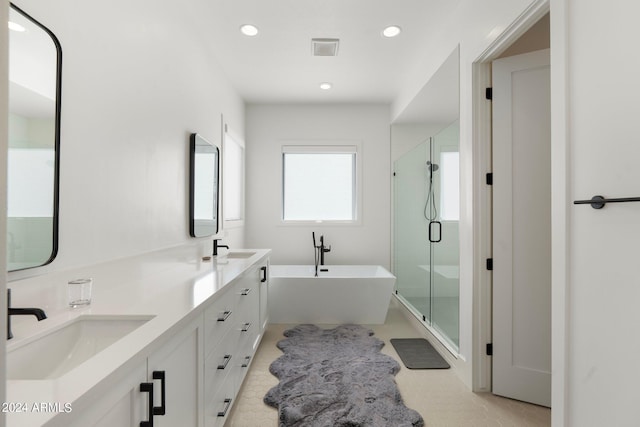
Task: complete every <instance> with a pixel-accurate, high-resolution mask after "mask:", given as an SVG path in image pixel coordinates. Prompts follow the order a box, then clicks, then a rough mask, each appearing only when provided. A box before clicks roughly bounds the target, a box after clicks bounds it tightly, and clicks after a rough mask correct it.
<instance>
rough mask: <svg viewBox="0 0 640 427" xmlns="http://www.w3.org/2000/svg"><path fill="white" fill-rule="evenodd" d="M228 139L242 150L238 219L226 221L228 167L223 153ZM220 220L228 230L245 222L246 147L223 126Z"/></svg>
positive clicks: (242, 141) (233, 133) (241, 140)
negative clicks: (221, 219)
mask: <svg viewBox="0 0 640 427" xmlns="http://www.w3.org/2000/svg"><path fill="white" fill-rule="evenodd" d="M228 139H231V140H232V141H233V143H235V144H236V145H238V146H239V147H240V149H241V150H242V160H241V171H240V176H241V178H242V182H241V184H240V192H241V194H240V218H239V219H237V218H236V219H227V213H226V211H225V210H226V209H227V208H226V205H227V203H225V202H226V200H225V194H226V191H224V190H225V182H226V179H227V178H228V176H227V174H226V171H227V170H228V169H227V168H228V167H229V166H230V165H226V164H225V161H224V159H225V153H226V147H227V144H228V142H227V141H228ZM221 163H222V188H223V191H222V218H223V224H224V225H223V228H224V229H230V228H240V227H244V221H245V215H246V213H245V204H246V203H245V196H246V189H245V185H246V181H247V177H246V172H245V171H246V147H245V143H244V140H243V139H242V138H240V137H238V135H237V134H236V133H235V132H233V131H232V130H230V129H229V127H228V126H227V125H226V124H225V125H224V140H223V142H222V162H221Z"/></svg>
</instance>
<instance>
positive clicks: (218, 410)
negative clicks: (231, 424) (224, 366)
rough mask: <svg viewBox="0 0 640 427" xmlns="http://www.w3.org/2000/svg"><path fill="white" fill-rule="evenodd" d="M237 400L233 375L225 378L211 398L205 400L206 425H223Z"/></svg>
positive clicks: (219, 426) (211, 426)
mask: <svg viewBox="0 0 640 427" xmlns="http://www.w3.org/2000/svg"><path fill="white" fill-rule="evenodd" d="M234 400H235V381H234V378H233V375H231V376H229V377H228V378H227V380H225V381H224V382H223V383H222V385H221V387H220V388H219V389H218V391H217V392H216V393H214V395H213V397H212V398H211V399H207V400H206V401H205V419H204V425H205V427H221V426H223V425H224V423H225V421H227V418H228V417H229V414H230V413H231V406H232V405H233V403H234Z"/></svg>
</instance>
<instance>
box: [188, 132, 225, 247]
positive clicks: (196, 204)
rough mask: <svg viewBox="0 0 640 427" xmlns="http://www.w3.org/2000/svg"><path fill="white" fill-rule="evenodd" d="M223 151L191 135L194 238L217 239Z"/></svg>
mask: <svg viewBox="0 0 640 427" xmlns="http://www.w3.org/2000/svg"><path fill="white" fill-rule="evenodd" d="M219 179H220V150H219V149H218V147H216V146H215V145H213V144H211V143H210V142H208V141H207V140H206V139H204V138H203V137H202V136H200V135H198V134H197V133H194V134H191V191H190V192H191V202H190V209H189V210H190V213H191V215H190V224H189V225H190V226H189V232H190V234H191V236H192V237H205V236H213V235H214V234H216V233H217V232H218V197H219V196H218V192H219V191H218V190H219Z"/></svg>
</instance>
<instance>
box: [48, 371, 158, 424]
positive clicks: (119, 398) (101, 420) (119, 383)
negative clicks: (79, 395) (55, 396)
mask: <svg viewBox="0 0 640 427" xmlns="http://www.w3.org/2000/svg"><path fill="white" fill-rule="evenodd" d="M146 379H147V363H146V361H144V362H142V363H140V364H139V365H137V366H136V367H135V368H134V369H132V370H131V371H128V372H126V373H124V374H122V375H121V376H120V378H118V379H116V380H114V381H113V385H112V386H111V388H109V389H108V390H107V391H106V392H104V393H102V394H100V398H99V399H97V400H95V401H94V402H91V404H90V405H88V407H87V408H85V409H82V410H80V411H79V412H76V411H73V412H71V413H69V414H65V416H64V417H63V418H64V419H63V422H62V423H60V424H55V423H54V424H53V425H64V426H65V427H86V426H94V427H114V426H118V427H139V426H140V422H141V421H147V420H148V418H147V410H146V408H147V396H146V395H145V394H144V393H141V392H140V384H142V383H144V382H146ZM74 409H75V408H74Z"/></svg>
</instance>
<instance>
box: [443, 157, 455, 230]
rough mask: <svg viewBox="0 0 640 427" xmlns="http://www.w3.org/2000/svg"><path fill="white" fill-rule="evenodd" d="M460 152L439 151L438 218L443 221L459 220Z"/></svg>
mask: <svg viewBox="0 0 640 427" xmlns="http://www.w3.org/2000/svg"><path fill="white" fill-rule="evenodd" d="M459 154H460V153H458V152H457V151H442V152H441V153H440V170H441V171H442V172H441V176H440V185H441V187H440V188H441V190H440V194H441V197H440V218H441V219H442V220H443V221H459V220H460V156H459Z"/></svg>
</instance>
